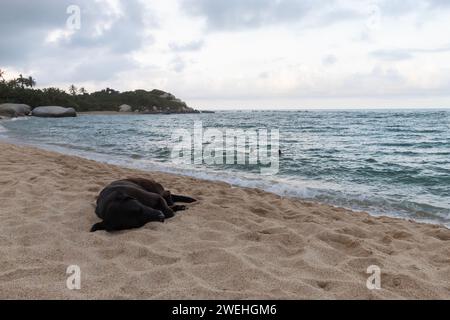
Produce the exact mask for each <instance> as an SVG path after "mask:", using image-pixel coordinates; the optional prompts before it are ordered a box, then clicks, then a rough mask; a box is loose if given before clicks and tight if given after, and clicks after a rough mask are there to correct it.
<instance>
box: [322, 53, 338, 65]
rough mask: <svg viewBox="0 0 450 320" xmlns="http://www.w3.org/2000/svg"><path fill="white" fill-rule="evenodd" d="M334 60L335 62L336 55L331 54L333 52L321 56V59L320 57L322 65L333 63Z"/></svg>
mask: <svg viewBox="0 0 450 320" xmlns="http://www.w3.org/2000/svg"><path fill="white" fill-rule="evenodd" d="M336 62H337V58H336V56H335V55H333V54H329V55H326V56H325V57H323V59H322V64H323V65H326V66H330V65H333V64H335V63H336Z"/></svg>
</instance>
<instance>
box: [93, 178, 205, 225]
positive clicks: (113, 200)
mask: <svg viewBox="0 0 450 320" xmlns="http://www.w3.org/2000/svg"><path fill="white" fill-rule="evenodd" d="M195 201H196V200H195V199H193V198H190V197H186V196H180V195H173V194H171V193H170V191H168V190H165V189H164V187H163V186H162V185H161V184H159V183H157V182H155V181H152V180H147V179H142V178H129V179H125V180H119V181H114V182H113V183H111V184H110V185H108V186H107V187H106V188H105V189H103V190H102V192H100V195H99V196H98V198H97V207H96V209H95V213H96V215H97V216H98V217H99V218H100V219H102V220H103V221H102V222H99V223H96V224H94V225H93V226H92V228H91V232H95V231H97V230H106V231H116V230H125V229H132V228H139V227H142V226H144V225H145V224H147V223H148V222H151V221H159V222H164V220H165V219H168V218H172V217H173V216H174V215H175V212H176V211H180V210H185V209H186V207H185V206H182V205H175V202H186V203H191V202H195Z"/></svg>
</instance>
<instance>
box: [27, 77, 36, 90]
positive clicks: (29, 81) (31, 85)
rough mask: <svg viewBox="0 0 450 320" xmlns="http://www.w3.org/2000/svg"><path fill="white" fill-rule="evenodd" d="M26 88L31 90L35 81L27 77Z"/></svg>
mask: <svg viewBox="0 0 450 320" xmlns="http://www.w3.org/2000/svg"><path fill="white" fill-rule="evenodd" d="M27 86H29V87H31V88H33V87H34V86H36V80H34V78H33V77H32V76H29V77H28V79H27Z"/></svg>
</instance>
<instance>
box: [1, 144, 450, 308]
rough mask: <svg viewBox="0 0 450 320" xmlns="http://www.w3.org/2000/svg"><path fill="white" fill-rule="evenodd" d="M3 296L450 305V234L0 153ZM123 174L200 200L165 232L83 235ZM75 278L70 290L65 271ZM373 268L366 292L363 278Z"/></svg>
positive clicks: (13, 151)
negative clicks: (101, 196) (376, 271)
mask: <svg viewBox="0 0 450 320" xmlns="http://www.w3.org/2000/svg"><path fill="white" fill-rule="evenodd" d="M0 150H1V152H0V203H1V208H0V219H1V224H0V298H1V299H13V298H25V299H109V298H113V299H124V298H125V299H128V298H141V299H272V298H273V299H339V298H344V299H356V298H358V299H381V298H391V299H403V298H412V299H450V230H448V229H446V228H444V227H441V226H436V225H427V224H420V223H416V222H412V221H405V220H399V219H393V218H387V217H379V218H375V217H371V216H369V215H368V214H366V213H357V212H351V211H348V210H345V209H340V208H334V207H330V206H327V205H321V204H313V203H308V202H303V201H299V200H294V199H288V198H281V197H279V196H277V195H274V194H270V193H266V192H262V191H259V190H255V189H244V188H237V187H232V186H230V185H228V184H225V183H218V182H208V181H202V180H197V179H193V178H189V177H183V176H177V175H170V174H163V173H153V172H142V171H137V170H131V169H126V168H120V167H116V166H112V165H107V164H102V163H98V162H94V161H90V160H85V159H81V158H77V157H72V156H66V155H62V154H58V153H52V152H48V151H43V150H39V149H34V148H30V147H23V146H16V145H10V144H5V143H0ZM129 176H140V177H146V178H152V179H155V180H158V181H160V182H161V183H163V184H164V186H166V187H167V188H168V189H170V190H172V191H174V192H177V193H182V194H186V195H190V196H193V197H195V198H197V199H198V200H199V201H198V202H197V203H195V204H191V205H188V206H189V209H188V210H187V211H184V212H181V213H180V214H179V215H177V216H176V217H175V218H173V219H171V220H167V221H166V222H165V223H164V224H161V223H150V224H147V225H146V226H145V227H143V228H141V229H138V230H130V231H125V232H119V233H106V232H96V233H89V229H90V227H91V226H92V224H93V223H95V222H98V221H99V220H98V219H97V217H96V216H95V214H94V208H95V200H96V196H97V194H98V193H99V191H100V190H101V189H102V188H103V187H104V186H105V185H106V184H108V183H109V182H111V181H113V180H116V179H120V178H125V177H129ZM69 265H78V266H79V267H80V268H81V290H68V289H67V287H66V279H67V277H68V275H67V274H66V268H67V267H68V266H69ZM370 265H377V266H379V267H380V269H381V286H382V289H381V290H368V289H367V288H366V280H367V278H368V276H369V275H368V274H367V273H366V269H367V267H368V266H370Z"/></svg>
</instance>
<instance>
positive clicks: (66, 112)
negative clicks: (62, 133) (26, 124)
mask: <svg viewBox="0 0 450 320" xmlns="http://www.w3.org/2000/svg"><path fill="white" fill-rule="evenodd" d="M32 115H33V116H34V117H43V118H64V117H76V116H77V113H76V111H75V109H74V108H64V107H58V106H48V107H37V108H35V109H33V111H32Z"/></svg>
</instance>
